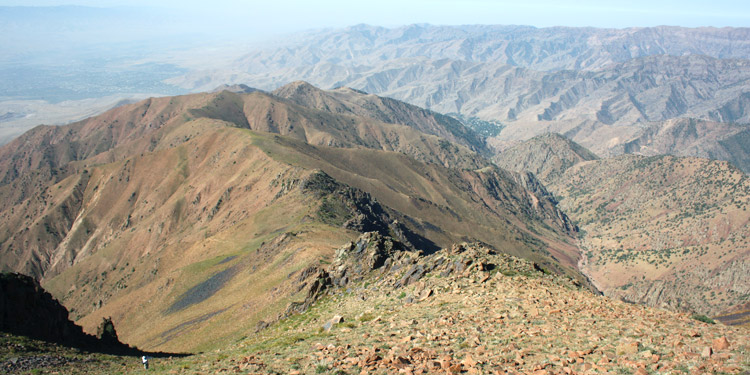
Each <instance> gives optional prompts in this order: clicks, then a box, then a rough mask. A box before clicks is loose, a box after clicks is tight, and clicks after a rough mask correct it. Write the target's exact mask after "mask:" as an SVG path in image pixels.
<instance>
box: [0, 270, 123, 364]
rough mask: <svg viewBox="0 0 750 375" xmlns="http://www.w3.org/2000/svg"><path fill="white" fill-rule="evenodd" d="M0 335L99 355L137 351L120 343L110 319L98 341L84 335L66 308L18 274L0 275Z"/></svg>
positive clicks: (37, 284)
mask: <svg viewBox="0 0 750 375" xmlns="http://www.w3.org/2000/svg"><path fill="white" fill-rule="evenodd" d="M0 331H2V332H7V333H10V334H13V335H19V336H27V337H31V338H34V339H39V340H44V341H49V342H55V343H60V344H63V345H67V346H75V347H83V348H92V349H96V350H99V351H108V352H114V353H129V352H136V351H137V349H133V348H130V347H129V346H127V345H124V344H122V343H120V341H119V340H118V339H117V332H116V331H115V326H114V324H113V323H112V320H111V319H105V320H104V321H103V322H102V324H101V326H100V327H99V332H98V333H97V337H94V336H91V335H88V334H86V333H84V332H83V329H82V328H81V327H80V326H78V325H76V324H75V323H73V322H72V321H70V319H68V310H67V309H66V308H65V306H63V305H61V304H60V303H59V302H57V300H55V299H54V298H53V297H52V295H50V294H49V293H47V292H46V291H45V290H44V289H43V288H42V287H41V286H40V285H39V283H38V282H37V281H36V280H34V279H33V278H31V277H29V276H26V275H22V274H18V273H2V274H0ZM43 362H44V361H43ZM47 362H49V361H47ZM45 363H46V362H45ZM50 363H54V361H53V362H50Z"/></svg>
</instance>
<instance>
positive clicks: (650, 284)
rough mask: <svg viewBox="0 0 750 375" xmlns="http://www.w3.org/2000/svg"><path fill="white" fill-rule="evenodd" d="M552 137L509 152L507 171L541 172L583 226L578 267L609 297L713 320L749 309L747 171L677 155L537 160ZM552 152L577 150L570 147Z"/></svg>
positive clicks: (749, 193)
mask: <svg viewBox="0 0 750 375" xmlns="http://www.w3.org/2000/svg"><path fill="white" fill-rule="evenodd" d="M546 138H547V137H537V138H535V139H532V140H530V141H528V142H526V143H525V144H524V145H519V146H517V147H514V148H512V149H510V150H509V151H508V153H507V154H506V155H507V156H509V157H510V159H509V160H511V162H510V163H507V162H506V164H505V165H508V166H512V165H513V163H514V162H513V160H516V161H517V164H515V165H516V166H517V168H518V170H532V171H539V172H541V175H542V176H543V178H542V180H543V181H544V182H545V183H546V184H547V186H548V188H549V189H550V191H551V192H553V193H554V194H555V196H556V198H558V199H559V200H560V207H561V208H562V209H563V210H564V211H565V212H566V213H567V214H568V215H570V217H571V218H572V219H573V220H574V221H575V222H576V223H577V225H578V226H579V227H580V229H581V235H580V240H579V246H580V247H581V249H582V251H583V253H584V257H583V258H582V262H581V264H580V267H581V269H582V270H583V271H584V272H585V273H586V274H588V275H589V276H590V277H591V278H592V280H593V281H594V283H595V284H596V285H597V286H598V287H599V288H600V289H601V290H602V291H603V292H604V293H605V294H607V295H610V296H614V297H619V298H622V299H625V300H628V301H633V302H639V303H645V304H648V305H652V306H668V307H670V308H675V309H680V310H690V311H698V312H701V313H707V314H712V315H719V314H723V313H725V312H727V310H730V309H733V308H734V307H735V306H737V305H740V304H743V303H746V302H747V300H748V298H750V284H748V279H747V277H745V275H747V270H748V268H747V267H748V264H749V263H748V262H749V261H748V259H749V258H748V257H749V256H750V253H748V251H747V250H748V245H750V236H748V233H750V213H748V206H749V205H750V180H748V178H747V175H746V174H744V173H743V172H742V171H740V170H738V169H737V168H736V167H734V166H732V165H731V164H729V163H727V162H722V161H714V160H709V159H701V158H680V157H674V156H653V157H644V156H633V155H623V156H619V157H615V158H608V159H596V160H588V161H586V160H582V159H578V160H576V159H575V158H572V157H569V158H568V159H567V160H569V161H571V162H570V163H568V164H563V163H560V162H558V161H557V159H554V158H551V159H549V160H548V159H545V158H543V157H540V155H545V154H547V153H546V152H545V151H544V150H545V148H544V146H546V147H550V145H552V144H553V143H551V142H548V141H545V139H546ZM557 144H558V146H565V145H566V143H560V142H558V143H557ZM534 150H540V151H539V152H534ZM522 155H526V156H522ZM555 155H569V156H570V155H577V152H576V151H575V150H574V148H572V147H570V146H569V144H567V146H565V147H562V148H558V149H557V150H556V151H555ZM503 156H504V155H503V154H500V156H499V158H502V157H503ZM523 160H525V162H524V161H523Z"/></svg>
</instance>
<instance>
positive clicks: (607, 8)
mask: <svg viewBox="0 0 750 375" xmlns="http://www.w3.org/2000/svg"><path fill="white" fill-rule="evenodd" d="M69 4H72V5H86V6H97V7H110V6H150V7H153V6H156V7H160V8H165V9H168V10H178V9H179V10H180V11H181V12H187V13H188V14H192V15H197V16H200V17H201V18H202V20H203V22H197V23H196V24H195V27H196V28H202V27H211V28H214V27H218V28H221V27H230V28H232V27H238V26H240V25H242V26H243V27H246V28H248V29H258V30H267V31H273V32H287V31H297V30H303V29H309V28H320V27H342V26H349V25H354V24H359V23H368V24H373V25H381V26H398V25H404V24H412V23H430V24H447V25H456V24H516V25H533V26H538V27H545V26H556V25H562V26H596V27H616V28H621V27H628V26H656V25H676V26H687V27H697V26H716V27H722V26H741V27H750V1H748V0H713V1H705V0H701V1H696V0H682V1H677V0H667V1H660V0H651V1H645V0H618V1H606V0H597V1H592V0H583V1H553V0H524V1H519V0H513V1H505V0H499V1H492V0H463V1H457V0H431V1H428V0H378V1H367V2H364V1H354V0H350V1H340V0H306V1H295V0H262V1H255V0H244V1H243V0H211V1H197V0H162V1H158V0H68V1H54V0H0V5H26V6H33V5H39V6H50V5H69Z"/></svg>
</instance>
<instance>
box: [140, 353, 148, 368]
mask: <svg viewBox="0 0 750 375" xmlns="http://www.w3.org/2000/svg"><path fill="white" fill-rule="evenodd" d="M141 362H143V368H145V369H146V370H148V357H147V356H145V355H144V356H143V357H141Z"/></svg>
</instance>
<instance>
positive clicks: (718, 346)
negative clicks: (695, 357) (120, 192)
mask: <svg viewBox="0 0 750 375" xmlns="http://www.w3.org/2000/svg"><path fill="white" fill-rule="evenodd" d="M711 347H712V348H713V350H715V351H719V350H724V349H729V341H728V340H727V338H726V336H722V337H719V338H718V339H714V341H713V343H712V345H711Z"/></svg>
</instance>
